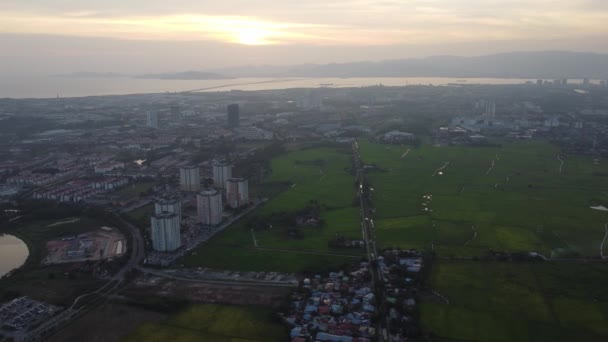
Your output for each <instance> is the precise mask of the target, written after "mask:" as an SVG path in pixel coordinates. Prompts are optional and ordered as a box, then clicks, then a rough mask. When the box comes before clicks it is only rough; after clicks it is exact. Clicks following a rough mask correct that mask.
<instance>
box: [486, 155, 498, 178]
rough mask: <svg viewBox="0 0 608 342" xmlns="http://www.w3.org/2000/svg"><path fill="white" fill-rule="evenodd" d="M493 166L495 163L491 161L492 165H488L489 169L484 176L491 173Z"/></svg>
mask: <svg viewBox="0 0 608 342" xmlns="http://www.w3.org/2000/svg"><path fill="white" fill-rule="evenodd" d="M494 165H496V161H495V160H494V159H492V164H490V168H489V169H488V171H486V175H489V174H490V172H492V170H493V169H494Z"/></svg>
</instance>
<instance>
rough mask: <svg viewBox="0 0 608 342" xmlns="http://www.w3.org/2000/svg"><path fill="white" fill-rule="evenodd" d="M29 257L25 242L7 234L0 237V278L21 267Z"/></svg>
mask: <svg viewBox="0 0 608 342" xmlns="http://www.w3.org/2000/svg"><path fill="white" fill-rule="evenodd" d="M28 255H29V250H28V249H27V245H26V244H25V242H23V241H21V239H19V238H17V237H15V236H13V235H8V234H3V235H0V277H3V276H4V275H5V274H7V273H9V272H10V271H12V270H13V269H15V268H19V267H21V266H22V265H23V264H24V263H25V261H26V260H27V257H28Z"/></svg>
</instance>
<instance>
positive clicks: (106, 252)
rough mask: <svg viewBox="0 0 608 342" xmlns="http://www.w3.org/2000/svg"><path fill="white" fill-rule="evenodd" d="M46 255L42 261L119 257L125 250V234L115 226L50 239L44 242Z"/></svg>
mask: <svg viewBox="0 0 608 342" xmlns="http://www.w3.org/2000/svg"><path fill="white" fill-rule="evenodd" d="M46 248H47V256H46V257H45V258H44V260H43V263H44V264H47V265H50V264H60V263H67V262H83V261H87V260H89V261H97V260H106V259H112V258H115V257H121V256H123V255H124V254H125V253H126V252H127V240H126V238H125V236H124V235H123V234H122V233H121V232H119V231H118V230H117V229H115V228H110V227H106V226H104V227H101V228H100V229H98V230H95V231H91V232H87V233H83V234H79V235H72V236H65V237H62V238H60V239H57V240H51V241H49V242H47V244H46Z"/></svg>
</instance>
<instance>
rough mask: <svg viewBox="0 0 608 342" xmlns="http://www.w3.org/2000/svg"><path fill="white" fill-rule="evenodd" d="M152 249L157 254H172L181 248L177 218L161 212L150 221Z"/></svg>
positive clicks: (175, 215) (173, 214)
mask: <svg viewBox="0 0 608 342" xmlns="http://www.w3.org/2000/svg"><path fill="white" fill-rule="evenodd" d="M150 221H151V226H152V229H151V235H152V248H153V249H154V250H155V251H157V252H172V251H174V250H176V249H178V248H179V247H180V246H181V237H180V223H179V216H178V215H177V214H176V213H169V212H163V213H160V214H155V215H154V216H152V218H151V219H150Z"/></svg>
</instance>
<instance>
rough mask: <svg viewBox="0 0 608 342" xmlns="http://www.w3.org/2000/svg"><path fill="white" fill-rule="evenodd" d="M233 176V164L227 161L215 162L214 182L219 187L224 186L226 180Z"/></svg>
mask: <svg viewBox="0 0 608 342" xmlns="http://www.w3.org/2000/svg"><path fill="white" fill-rule="evenodd" d="M230 178H232V165H229V164H226V163H216V164H213V184H214V185H215V187H217V188H222V189H223V188H224V187H225V186H226V181H227V180H229V179H230Z"/></svg>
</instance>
